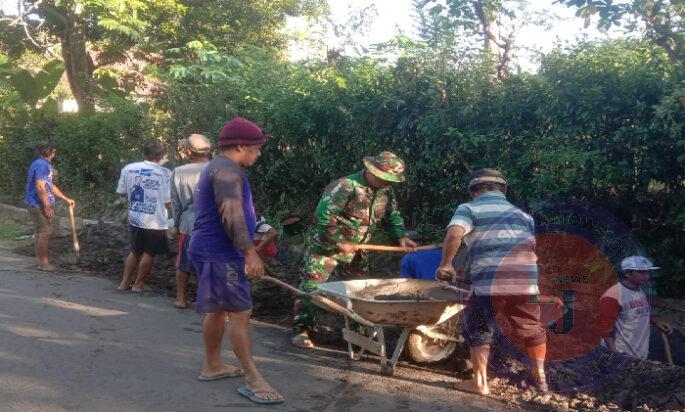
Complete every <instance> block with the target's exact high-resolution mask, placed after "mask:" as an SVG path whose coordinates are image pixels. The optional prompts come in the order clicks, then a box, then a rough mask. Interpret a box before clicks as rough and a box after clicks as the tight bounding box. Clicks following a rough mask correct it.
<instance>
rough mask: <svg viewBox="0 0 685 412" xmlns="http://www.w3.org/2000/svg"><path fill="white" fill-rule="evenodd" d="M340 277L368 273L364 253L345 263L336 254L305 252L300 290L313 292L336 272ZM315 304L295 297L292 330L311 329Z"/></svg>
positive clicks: (367, 261) (298, 331)
mask: <svg viewBox="0 0 685 412" xmlns="http://www.w3.org/2000/svg"><path fill="white" fill-rule="evenodd" d="M336 270H337V274H338V276H339V277H341V278H349V277H360V276H365V275H368V273H369V259H368V254H366V253H357V254H356V255H355V257H354V259H353V260H352V262H350V263H347V262H344V261H341V260H338V259H337V258H336V255H330V256H326V255H314V254H305V256H304V264H303V267H302V279H301V282H300V290H302V291H303V292H307V293H309V292H313V291H315V290H316V288H318V287H319V285H320V284H322V283H325V282H327V281H328V279H329V278H330V277H331V275H333V273H334V272H336ZM314 310H315V305H314V303H312V301H311V300H309V299H297V300H296V301H295V305H294V307H293V313H294V316H295V318H294V325H293V332H294V333H300V332H303V331H307V330H311V328H312V326H313V325H314Z"/></svg>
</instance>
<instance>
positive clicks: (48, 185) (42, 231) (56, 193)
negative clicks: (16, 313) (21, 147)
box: [25, 142, 76, 271]
mask: <svg viewBox="0 0 685 412" xmlns="http://www.w3.org/2000/svg"><path fill="white" fill-rule="evenodd" d="M36 154H37V155H38V157H37V158H36V160H34V161H33V162H32V163H31V166H29V171H28V175H27V177H26V200H25V202H26V205H27V206H28V208H29V213H30V214H31V218H32V219H33V223H34V225H35V227H36V264H37V265H38V269H40V270H46V271H53V270H55V267H54V266H53V265H52V264H50V261H49V259H48V246H49V242H50V237H52V234H53V233H54V229H53V226H52V218H53V217H54V216H55V211H54V209H53V206H54V204H55V198H58V199H62V200H64V202H66V204H67V205H69V207H74V205H75V204H76V202H74V200H73V199H70V198H68V197H66V196H65V195H64V194H63V193H62V191H61V190H59V187H57V185H56V184H55V183H54V182H53V181H52V177H53V168H52V160H53V159H54V158H55V156H56V155H57V147H56V146H55V145H54V143H49V142H44V143H40V144H38V146H37V147H36Z"/></svg>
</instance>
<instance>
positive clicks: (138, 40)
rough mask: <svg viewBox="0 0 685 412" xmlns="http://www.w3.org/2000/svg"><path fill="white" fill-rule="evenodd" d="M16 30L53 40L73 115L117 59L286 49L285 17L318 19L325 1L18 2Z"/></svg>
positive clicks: (89, 106)
mask: <svg viewBox="0 0 685 412" xmlns="http://www.w3.org/2000/svg"><path fill="white" fill-rule="evenodd" d="M22 4H23V9H22V13H21V16H19V17H18V18H17V19H15V21H14V25H15V26H24V28H25V29H26V33H28V34H29V36H33V37H32V41H33V42H34V43H37V44H38V43H40V41H38V40H37V39H38V38H45V39H46V40H45V41H44V42H43V46H44V47H49V46H51V45H52V43H53V42H54V41H55V40H56V41H58V42H59V44H60V46H61V53H62V57H63V59H64V64H65V67H66V73H67V77H68V79H69V86H70V88H71V91H72V94H73V95H74V98H75V99H76V101H77V102H78V106H79V111H80V112H83V113H90V112H93V111H94V110H95V100H96V96H97V93H98V90H100V86H99V85H98V83H97V82H96V80H95V79H94V76H93V72H94V70H95V69H97V68H99V67H104V66H107V65H109V64H111V63H114V62H119V61H132V60H142V61H145V62H159V61H161V60H162V59H161V57H162V55H163V53H164V51H165V50H167V49H169V48H173V47H180V46H184V45H185V44H187V43H188V42H191V41H193V40H198V39H199V40H204V41H208V42H210V43H216V44H217V47H218V48H219V50H221V51H225V52H227V53H235V52H237V51H239V50H241V49H242V48H244V47H246V46H247V45H254V46H263V47H266V48H270V49H271V50H272V51H275V50H280V49H281V48H283V47H285V41H284V38H283V37H284V35H283V34H281V32H280V31H279V30H280V29H281V28H282V27H283V26H284V24H285V21H286V17H287V16H289V15H300V14H308V15H318V13H322V12H323V11H324V10H325V4H326V3H325V2H324V0H276V1H267V0H257V1H249V2H246V1H238V0H208V1H200V0H23V2H22Z"/></svg>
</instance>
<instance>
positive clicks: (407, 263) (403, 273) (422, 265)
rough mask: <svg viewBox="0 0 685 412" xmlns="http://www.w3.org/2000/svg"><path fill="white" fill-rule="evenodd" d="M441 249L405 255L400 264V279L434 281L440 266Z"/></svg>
mask: <svg viewBox="0 0 685 412" xmlns="http://www.w3.org/2000/svg"><path fill="white" fill-rule="evenodd" d="M441 258H442V249H429V250H420V251H418V252H414V253H407V254H406V255H404V256H403V257H402V261H401V262H400V277H403V278H410V279H423V280H435V271H436V270H437V269H438V266H440V259H441Z"/></svg>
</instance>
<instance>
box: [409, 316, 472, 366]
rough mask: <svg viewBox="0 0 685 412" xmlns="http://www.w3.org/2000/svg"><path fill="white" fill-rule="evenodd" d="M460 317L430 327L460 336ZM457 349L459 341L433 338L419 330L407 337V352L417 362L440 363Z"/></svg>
mask: <svg viewBox="0 0 685 412" xmlns="http://www.w3.org/2000/svg"><path fill="white" fill-rule="evenodd" d="M458 319H459V316H454V317H452V318H451V319H448V320H446V321H445V322H443V323H441V324H439V325H435V326H433V327H431V328H430V329H431V330H433V331H434V332H436V333H438V334H442V335H447V336H458V334H457V329H458ZM456 349H457V342H454V341H447V340H440V339H433V338H430V337H428V336H426V335H425V334H423V333H421V332H420V331H418V330H413V331H412V332H411V333H409V337H408V338H407V354H408V355H409V358H410V359H411V360H412V361H414V362H416V363H423V364H431V363H440V362H444V361H446V360H447V359H449V358H450V357H451V356H452V355H453V354H454V352H455V350H456Z"/></svg>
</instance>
